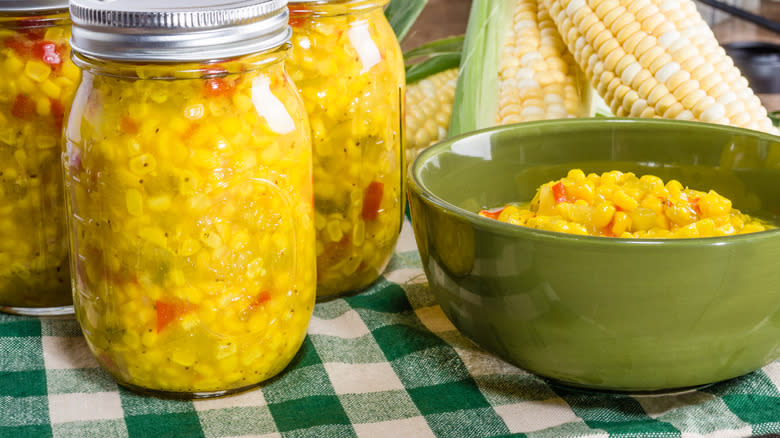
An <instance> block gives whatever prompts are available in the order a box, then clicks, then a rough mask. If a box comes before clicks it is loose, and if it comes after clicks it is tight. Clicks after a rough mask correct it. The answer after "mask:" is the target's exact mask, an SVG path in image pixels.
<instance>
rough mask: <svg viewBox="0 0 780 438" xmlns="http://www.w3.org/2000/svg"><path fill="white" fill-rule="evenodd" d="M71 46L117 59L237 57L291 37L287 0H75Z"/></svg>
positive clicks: (72, 0) (214, 58) (101, 56)
mask: <svg viewBox="0 0 780 438" xmlns="http://www.w3.org/2000/svg"><path fill="white" fill-rule="evenodd" d="M70 14H71V20H72V21H73V30H72V37H71V47H72V48H73V50H75V51H77V52H79V53H81V54H84V55H87V56H91V57H95V58H102V59H110V60H117V61H159V62H187V61H207V60H217V59H227V58H234V57H236V56H242V55H248V54H250V53H257V52H262V51H265V50H270V49H274V48H276V47H279V46H281V45H282V44H284V43H286V42H287V41H289V39H290V34H291V30H290V27H289V26H288V24H287V15H288V13H287V0H167V1H161V0H71V2H70Z"/></svg>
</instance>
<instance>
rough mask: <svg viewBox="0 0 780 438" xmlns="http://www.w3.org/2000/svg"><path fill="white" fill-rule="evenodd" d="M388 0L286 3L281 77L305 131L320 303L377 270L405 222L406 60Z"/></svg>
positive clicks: (355, 288)
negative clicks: (302, 113)
mask: <svg viewBox="0 0 780 438" xmlns="http://www.w3.org/2000/svg"><path fill="white" fill-rule="evenodd" d="M387 3H388V0H291V1H290V5H289V9H290V25H291V26H292V28H293V36H292V45H293V48H292V54H291V56H290V58H289V59H288V60H287V69H288V71H289V72H290V75H291V76H292V78H293V81H294V82H295V84H296V85H297V86H298V90H299V92H300V93H301V96H302V98H303V101H304V104H305V105H306V110H307V112H308V114H309V119H310V122H311V127H312V145H313V151H314V205H315V226H316V229H317V297H318V298H319V299H323V300H325V299H331V298H334V297H338V296H343V295H346V294H354V293H358V292H360V291H361V290H364V289H365V288H366V287H368V286H370V285H371V284H372V283H373V282H374V281H375V280H376V279H377V278H379V276H380V275H381V274H382V272H383V271H384V269H385V267H386V266H387V263H388V262H389V260H390V257H391V256H392V254H393V250H394V249H395V244H396V241H397V239H398V235H399V233H400V231H401V224H402V221H403V211H404V206H405V201H404V193H405V192H404V181H405V179H404V163H403V138H404V129H403V125H404V123H403V117H402V115H403V104H404V98H405V97H404V96H405V87H406V83H405V77H406V76H405V71H404V61H403V55H402V53H401V48H400V46H399V44H398V39H397V38H396V35H395V33H394V32H393V29H392V28H391V27H390V24H389V23H388V22H387V19H386V18H385V15H384V12H383V7H384V6H385V5H386V4H387Z"/></svg>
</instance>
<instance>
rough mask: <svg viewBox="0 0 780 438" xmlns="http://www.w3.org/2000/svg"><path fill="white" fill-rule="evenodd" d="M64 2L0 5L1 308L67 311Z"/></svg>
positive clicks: (73, 73) (70, 85)
mask: <svg viewBox="0 0 780 438" xmlns="http://www.w3.org/2000/svg"><path fill="white" fill-rule="evenodd" d="M68 38H70V18H69V16H68V2H67V0H25V1H19V0H16V1H9V0H5V1H0V74H1V75H2V80H0V310H2V311H4V312H9V313H16V314H21V315H57V314H65V313H72V312H73V307H72V306H71V291H70V277H69V273H68V247H67V244H68V241H67V238H66V237H65V203H64V201H63V188H62V171H61V168H60V142H61V138H62V123H63V118H64V115H65V113H66V111H67V109H68V107H69V106H70V102H71V99H72V97H73V93H74V91H75V90H76V85H77V84H78V81H79V75H80V73H79V69H78V67H76V66H75V65H73V63H72V62H71V60H70V48H69V47H68Z"/></svg>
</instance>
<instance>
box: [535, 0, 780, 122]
mask: <svg viewBox="0 0 780 438" xmlns="http://www.w3.org/2000/svg"><path fill="white" fill-rule="evenodd" d="M538 1H539V2H540V3H542V4H543V5H544V6H545V7H546V8H547V9H548V10H549V11H550V15H551V16H552V17H553V19H554V21H555V23H556V27H557V29H558V31H559V33H560V35H561V36H562V38H563V41H564V42H565V43H566V45H567V47H568V48H569V50H570V51H571V52H572V53H573V54H574V58H575V59H576V61H577V63H578V64H579V66H580V68H582V70H584V71H585V72H586V74H587V76H588V78H589V79H590V82H591V84H592V85H593V87H594V88H595V89H596V90H598V92H599V94H600V95H601V96H602V97H603V99H604V101H605V102H606V103H607V104H608V105H609V106H610V109H611V110H612V112H613V113H614V114H615V115H617V116H631V117H663V118H672V119H686V120H699V121H704V122H712V123H721V124H729V125H735V126H741V127H745V128H749V129H755V130H760V131H766V132H771V133H777V129H776V128H775V127H773V126H772V122H771V121H770V119H769V118H768V117H767V111H766V109H765V108H764V107H763V106H762V105H761V102H760V101H759V99H758V97H757V96H756V95H755V94H754V93H753V91H752V90H751V89H750V87H749V86H748V82H747V80H746V79H745V78H744V77H743V76H742V75H741V73H740V72H739V70H738V69H737V68H736V67H735V66H734V63H733V62H732V60H731V58H730V57H729V56H728V55H727V54H726V52H725V51H724V50H723V48H722V47H720V45H719V44H718V42H717V40H716V39H715V36H714V35H713V34H712V31H711V30H710V28H709V27H708V26H707V24H706V23H705V22H704V21H703V20H702V18H701V16H700V15H699V13H698V12H697V10H696V7H695V5H694V4H693V1H692V0H676V1H668V0H538Z"/></svg>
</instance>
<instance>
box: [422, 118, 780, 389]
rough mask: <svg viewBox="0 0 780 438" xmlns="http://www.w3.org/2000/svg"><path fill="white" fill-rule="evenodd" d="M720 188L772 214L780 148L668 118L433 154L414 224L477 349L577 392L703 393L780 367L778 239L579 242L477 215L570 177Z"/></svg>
mask: <svg viewBox="0 0 780 438" xmlns="http://www.w3.org/2000/svg"><path fill="white" fill-rule="evenodd" d="M575 167H577V168H581V169H583V170H584V171H585V172H586V173H589V172H599V173H600V172H604V171H608V170H615V169H616V170H622V171H624V172H629V171H630V172H634V173H636V174H637V175H638V176H639V175H643V174H653V175H657V176H659V177H661V178H663V179H664V180H665V181H668V180H669V179H671V178H676V179H678V180H679V181H680V182H681V183H682V184H683V185H687V186H689V187H691V188H694V189H700V190H708V189H715V190H716V191H718V192H719V193H721V194H723V195H725V196H727V197H729V198H730V199H732V201H733V202H734V206H735V207H736V208H739V209H741V210H742V211H743V212H745V213H749V214H754V215H757V216H760V217H763V218H765V219H769V220H771V221H773V222H776V223H777V222H778V218H780V137H776V136H772V135H768V134H762V133H758V132H754V131H749V130H745V129H739V128H731V127H726V126H718V125H710V124H705V123H692V122H681V121H669V120H636V119H572V120H566V121H543V122H533V123H524V124H518V125H512V126H505V127H499V128H493V129H488V130H483V131H479V132H475V133H471V134H467V135H464V136H460V137H457V138H453V139H450V140H448V141H445V142H443V143H439V144H437V145H435V146H433V147H431V148H429V149H428V150H426V151H425V152H423V153H422V154H421V155H420V156H419V157H418V159H417V160H416V161H415V162H414V164H413V165H412V167H411V171H410V175H409V201H410V209H411V218H412V224H413V226H414V232H415V236H416V239H417V244H418V247H419V250H420V256H421V258H422V264H423V267H424V268H425V273H426V275H427V277H428V280H429V284H430V287H431V289H432V291H433V293H434V294H435V296H436V298H437V300H438V302H439V303H440V304H441V307H442V308H443V310H444V312H445V313H446V315H447V316H448V317H449V318H450V320H451V321H452V322H453V324H455V326H456V327H457V328H458V329H459V330H460V331H461V332H462V333H463V334H464V335H466V336H467V337H469V338H470V339H472V340H473V341H475V342H476V343H477V344H479V345H480V346H482V347H483V348H484V349H486V350H488V351H490V352H492V353H494V354H496V355H498V356H500V357H501V358H503V359H505V360H507V361H509V362H511V363H513V364H515V365H517V366H519V367H521V368H524V369H526V370H528V371H530V372H533V373H536V374H539V375H541V376H545V377H548V378H551V379H554V380H557V381H560V382H564V383H567V384H570V385H575V386H581V387H588V388H598V389H608V390H620V391H656V390H668V389H679V388H685V387H691V386H697V385H704V384H708V383H712V382H717V381H721V380H724V379H728V378H732V377H736V376H739V375H742V374H745V373H748V372H751V371H754V370H756V369H758V368H760V367H762V366H764V365H766V364H768V363H770V362H772V361H773V360H775V359H777V358H778V357H780V230H778V229H775V230H770V231H764V232H760V233H754V234H748V235H740V236H730V237H712V238H696V239H676V240H672V239H670V240H660V239H658V240H634V239H618V238H606V237H591V236H575V235H570V234H561V233H554V232H547V231H541V230H535V229H530V228H524V227H519V226H514V225H510V224H505V223H500V222H498V221H494V220H491V219H486V218H483V217H480V216H478V215H477V212H478V211H479V209H481V208H487V207H490V208H492V207H499V206H502V205H504V204H506V203H508V202H517V201H528V200H530V199H531V198H532V197H533V195H534V193H535V190H536V188H537V187H538V186H539V185H541V184H543V183H545V182H548V181H551V180H555V179H558V178H561V177H563V176H565V175H566V173H567V171H568V170H569V169H571V168H575Z"/></svg>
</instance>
